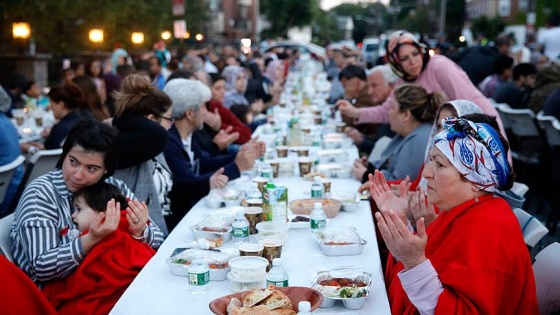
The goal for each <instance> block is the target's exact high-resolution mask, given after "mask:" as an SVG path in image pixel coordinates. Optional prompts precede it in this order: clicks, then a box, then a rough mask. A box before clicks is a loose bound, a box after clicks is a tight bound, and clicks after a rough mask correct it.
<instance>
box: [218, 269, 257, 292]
mask: <svg viewBox="0 0 560 315" xmlns="http://www.w3.org/2000/svg"><path fill="white" fill-rule="evenodd" d="M227 278H228V279H229V281H230V283H231V291H233V292H241V291H248V290H253V289H260V288H263V287H264V285H265V280H266V275H265V276H264V277H262V278H260V279H256V280H241V279H237V278H235V277H233V276H232V274H231V272H230V273H228V275H227Z"/></svg>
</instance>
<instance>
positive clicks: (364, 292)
mask: <svg viewBox="0 0 560 315" xmlns="http://www.w3.org/2000/svg"><path fill="white" fill-rule="evenodd" d="M337 273H338V275H337V274H336V273H333V272H329V271H322V272H319V273H318V274H317V278H316V280H315V283H314V284H313V286H312V288H314V289H316V290H317V291H319V292H321V294H322V295H323V298H324V299H323V303H322V304H321V307H322V308H327V307H332V306H334V304H335V303H336V301H341V302H342V305H343V306H344V307H345V308H347V309H351V310H358V309H361V308H362V306H363V305H364V302H365V300H366V298H367V296H368V294H369V286H370V284H371V278H372V276H371V274H369V273H367V272H360V273H355V272H354V271H351V270H349V271H346V272H343V273H342V274H341V273H340V272H337Z"/></svg>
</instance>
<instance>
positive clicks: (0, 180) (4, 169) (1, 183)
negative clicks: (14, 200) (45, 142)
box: [0, 155, 25, 204]
mask: <svg viewBox="0 0 560 315" xmlns="http://www.w3.org/2000/svg"><path fill="white" fill-rule="evenodd" d="M23 161H25V157H24V156H23V155H20V156H18V157H17V158H16V159H15V160H13V161H12V162H10V163H8V164H6V165H2V166H0V204H2V202H3V201H4V197H5V196H6V191H8V187H9V186H10V181H11V180H12V177H13V175H14V172H15V171H16V169H17V168H18V167H19V166H20V165H21V164H22V163H23Z"/></svg>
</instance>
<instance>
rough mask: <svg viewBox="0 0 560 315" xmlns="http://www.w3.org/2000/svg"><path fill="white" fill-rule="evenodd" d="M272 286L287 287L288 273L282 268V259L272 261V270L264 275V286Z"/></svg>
mask: <svg viewBox="0 0 560 315" xmlns="http://www.w3.org/2000/svg"><path fill="white" fill-rule="evenodd" d="M271 283H272V284H274V285H275V286H277V287H287V286H288V273H287V272H286V270H285V269H284V267H282V258H274V259H273V260H272V268H271V269H270V271H269V272H268V274H267V275H266V285H267V286H268V285H269V284H271Z"/></svg>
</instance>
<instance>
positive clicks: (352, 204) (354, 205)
mask: <svg viewBox="0 0 560 315" xmlns="http://www.w3.org/2000/svg"><path fill="white" fill-rule="evenodd" d="M330 197H331V198H332V199H336V200H340V202H341V203H342V210H343V211H346V212H354V211H356V210H357V209H358V204H359V203H360V194H359V193H357V192H355V191H335V192H332V193H331V196H330Z"/></svg>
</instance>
